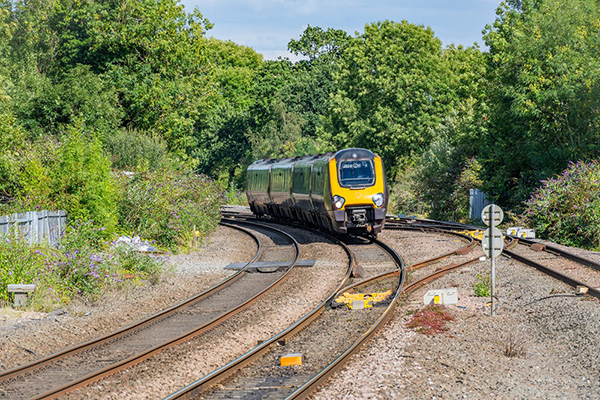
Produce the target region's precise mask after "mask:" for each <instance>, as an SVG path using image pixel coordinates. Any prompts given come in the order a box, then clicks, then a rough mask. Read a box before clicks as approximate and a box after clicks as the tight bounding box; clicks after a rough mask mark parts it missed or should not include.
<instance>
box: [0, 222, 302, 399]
mask: <svg viewBox="0 0 600 400" xmlns="http://www.w3.org/2000/svg"><path fill="white" fill-rule="evenodd" d="M223 224H224V225H227V226H230V227H232V228H234V229H239V230H242V231H244V232H246V233H248V234H251V235H252V236H253V237H254V238H255V240H256V242H257V245H258V246H257V247H258V250H257V253H256V255H255V257H254V258H253V259H252V260H251V261H250V262H249V263H248V264H247V265H246V267H244V268H243V269H241V270H240V271H238V272H237V273H234V274H233V275H232V276H231V277H229V278H228V279H226V280H224V281H223V282H221V283H220V284H217V285H215V286H214V287H212V288H210V289H209V290H207V291H205V292H203V293H200V294H198V295H197V296H194V297H192V298H190V299H188V300H186V301H184V302H182V303H180V304H177V305H175V306H173V307H171V308H169V309H166V310H164V311H162V312H160V313H157V314H155V315H153V316H151V317H148V318H146V319H144V320H142V321H140V322H138V323H135V324H132V325H130V326H128V327H126V328H123V329H120V330H118V331H116V332H113V333H111V334H109V335H105V336H102V337H99V338H97V339H94V340H91V341H89V342H86V343H83V344H80V345H77V346H73V347H71V348H68V349H65V350H62V351H59V352H57V353H55V354H52V355H50V356H48V357H44V358H42V359H39V360H36V361H33V362H31V363H28V364H25V365H22V366H19V367H16V368H12V369H10V370H7V371H3V372H1V373H0V390H1V391H0V393H1V394H2V396H3V397H6V398H11V399H29V398H55V397H58V396H60V395H62V394H65V393H68V392H71V391H73V390H75V389H77V388H79V387H82V386H85V385H88V384H90V383H92V382H94V381H97V380H99V379H102V378H104V377H106V376H108V375H112V374H114V373H115V372H118V371H121V370H124V369H126V368H128V367H131V366H133V365H135V364H138V363H140V362H141V361H143V360H145V359H147V358H149V357H151V356H153V355H155V354H158V353H159V352H161V351H162V350H164V349H165V348H168V347H172V346H174V345H176V344H178V343H181V342H183V341H187V340H190V339H191V338H193V337H196V336H198V335H200V334H202V333H203V332H206V331H208V330H209V329H211V328H212V327H214V326H216V325H217V324H219V323H220V322H222V321H224V320H226V319H227V318H230V317H231V316H232V315H234V314H236V313H237V312H239V311H241V310H242V309H244V308H245V307H247V306H248V305H250V304H251V303H252V302H253V301H255V300H256V299H258V297H260V296H261V295H262V294H264V293H265V292H266V291H268V290H270V289H271V288H273V287H275V286H276V285H277V284H279V283H280V282H281V281H282V279H284V278H285V277H286V276H287V274H288V273H289V271H290V270H291V268H292V267H293V265H294V264H295V263H296V261H297V259H298V255H299V246H298V243H297V242H296V241H295V240H294V239H293V238H292V237H291V236H290V235H288V234H286V233H285V232H283V231H281V230H278V229H276V228H272V227H265V226H260V227H255V228H254V229H255V230H257V231H259V232H260V233H250V231H248V230H247V229H242V228H240V227H238V226H234V225H232V224H229V223H227V222H225V223H223ZM244 225H251V224H250V223H245V224H244ZM268 237H270V240H269V241H268V242H269V244H268V245H265V244H261V243H266V242H267V238H268ZM273 260H277V261H281V260H288V263H287V264H288V265H287V267H285V268H278V269H276V270H273V271H269V272H270V273H250V272H249V270H248V266H250V265H251V264H252V263H255V262H257V261H273Z"/></svg>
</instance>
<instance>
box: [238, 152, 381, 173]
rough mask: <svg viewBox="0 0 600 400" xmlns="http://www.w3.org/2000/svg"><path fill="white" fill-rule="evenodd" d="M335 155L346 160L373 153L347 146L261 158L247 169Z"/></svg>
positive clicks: (310, 161) (308, 160) (305, 161)
mask: <svg viewBox="0 0 600 400" xmlns="http://www.w3.org/2000/svg"><path fill="white" fill-rule="evenodd" d="M332 157H335V159H336V160H346V159H354V158H373V157H375V154H374V153H373V152H372V151H370V150H367V149H361V148H349V149H343V150H339V151H337V152H331V153H323V154H312V155H307V156H299V157H288V158H267V159H263V160H257V161H255V162H253V163H252V164H251V165H250V166H249V167H248V169H268V168H272V167H274V166H275V167H280V166H281V167H285V166H288V165H293V164H296V163H298V164H304V163H312V162H314V161H316V160H319V159H330V158H332Z"/></svg>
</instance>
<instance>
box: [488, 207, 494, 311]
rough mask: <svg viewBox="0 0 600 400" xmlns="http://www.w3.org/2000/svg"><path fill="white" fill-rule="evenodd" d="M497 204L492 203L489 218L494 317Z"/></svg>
mask: <svg viewBox="0 0 600 400" xmlns="http://www.w3.org/2000/svg"><path fill="white" fill-rule="evenodd" d="M495 208H496V206H495V205H494V204H492V206H491V207H490V220H489V224H488V226H489V227H490V245H489V248H490V258H491V259H492V271H491V273H490V278H491V279H490V281H491V282H490V284H491V290H490V296H491V310H490V312H491V314H492V317H494V316H495V315H496V300H495V299H494V296H495V294H496V293H495V292H496V256H495V254H494V250H495V249H494V235H493V232H494V222H493V221H494V212H495V211H496V210H495Z"/></svg>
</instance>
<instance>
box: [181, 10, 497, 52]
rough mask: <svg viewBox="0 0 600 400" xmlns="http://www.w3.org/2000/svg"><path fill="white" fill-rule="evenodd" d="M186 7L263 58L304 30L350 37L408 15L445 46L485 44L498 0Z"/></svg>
mask: <svg viewBox="0 0 600 400" xmlns="http://www.w3.org/2000/svg"><path fill="white" fill-rule="evenodd" d="M181 3H182V4H184V5H185V9H186V11H187V12H191V11H192V10H193V9H194V8H198V9H199V10H200V12H201V13H202V14H203V15H204V17H206V18H208V19H209V20H210V21H211V22H212V23H213V24H214V28H213V29H211V30H210V31H209V32H208V36H212V37H215V38H217V39H221V40H231V41H233V42H235V43H237V44H241V45H244V46H248V47H252V48H253V49H254V50H255V51H257V52H258V53H261V54H262V55H263V56H264V58H265V59H270V60H274V59H276V58H277V57H278V56H282V57H289V58H290V59H292V60H294V59H295V57H293V55H291V54H289V53H288V52H287V44H288V42H289V41H290V39H298V38H299V37H300V35H301V34H302V32H303V31H304V29H305V28H306V27H307V26H308V25H310V26H319V27H321V28H323V29H326V28H335V29H343V30H344V31H346V32H348V33H349V34H350V35H352V36H354V33H355V32H356V31H358V32H360V33H362V32H363V30H364V27H365V24H367V23H371V22H376V21H383V20H386V19H388V20H392V21H397V22H400V21H402V20H407V21H408V22H410V23H413V24H417V25H424V26H429V27H431V29H432V30H433V31H434V33H435V36H437V37H438V38H440V39H441V40H442V43H443V44H444V46H446V45H449V44H451V43H454V44H456V45H459V44H462V45H464V46H471V45H472V44H473V42H477V43H478V44H479V45H480V47H481V48H482V49H483V48H485V47H484V43H483V39H482V34H481V31H482V30H483V29H484V27H485V25H486V24H491V23H492V22H493V21H494V20H495V11H496V8H497V7H498V5H499V4H500V0H304V1H301V0H182V1H181Z"/></svg>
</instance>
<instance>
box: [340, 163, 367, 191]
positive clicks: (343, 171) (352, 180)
mask: <svg viewBox="0 0 600 400" xmlns="http://www.w3.org/2000/svg"><path fill="white" fill-rule="evenodd" d="M338 174H339V179H340V185H341V186H344V187H353V186H371V185H373V184H374V183H375V169H374V168H373V162H372V161H371V160H342V161H340V162H339V165H338Z"/></svg>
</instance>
